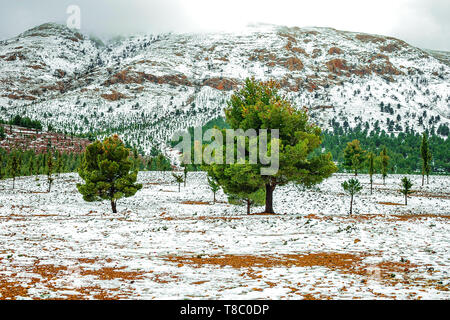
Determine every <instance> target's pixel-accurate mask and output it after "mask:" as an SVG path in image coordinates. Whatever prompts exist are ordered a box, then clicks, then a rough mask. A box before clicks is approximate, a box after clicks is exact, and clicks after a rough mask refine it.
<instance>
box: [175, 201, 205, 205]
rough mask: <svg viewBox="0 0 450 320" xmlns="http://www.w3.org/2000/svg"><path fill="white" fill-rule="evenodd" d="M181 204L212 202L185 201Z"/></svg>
mask: <svg viewBox="0 0 450 320" xmlns="http://www.w3.org/2000/svg"><path fill="white" fill-rule="evenodd" d="M181 204H204V205H207V204H210V203H209V202H203V201H183V202H182V203H181Z"/></svg>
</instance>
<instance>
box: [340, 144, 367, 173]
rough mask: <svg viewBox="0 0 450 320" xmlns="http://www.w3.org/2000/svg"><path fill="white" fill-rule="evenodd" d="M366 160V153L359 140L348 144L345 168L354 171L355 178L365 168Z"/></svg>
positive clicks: (345, 151) (345, 153) (345, 150)
mask: <svg viewBox="0 0 450 320" xmlns="http://www.w3.org/2000/svg"><path fill="white" fill-rule="evenodd" d="M365 159H366V156H365V151H364V150H363V149H362V148H361V146H360V142H359V140H353V141H352V142H349V143H348V144H347V147H346V148H345V149H344V166H345V167H347V168H349V169H352V170H353V171H354V173H355V176H357V175H358V170H360V169H361V168H362V167H363V166H364V161H365Z"/></svg>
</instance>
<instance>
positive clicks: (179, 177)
mask: <svg viewBox="0 0 450 320" xmlns="http://www.w3.org/2000/svg"><path fill="white" fill-rule="evenodd" d="M172 176H173V177H174V178H175V182H176V183H178V192H180V191H181V189H180V188H181V184H182V183H183V181H184V179H183V176H182V175H181V174H176V173H172Z"/></svg>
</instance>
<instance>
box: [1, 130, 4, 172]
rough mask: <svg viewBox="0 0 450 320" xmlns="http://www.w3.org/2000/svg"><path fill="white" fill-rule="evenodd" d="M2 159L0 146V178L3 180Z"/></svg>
mask: <svg viewBox="0 0 450 320" xmlns="http://www.w3.org/2000/svg"><path fill="white" fill-rule="evenodd" d="M2 128H3V127H2ZM3 161H4V156H3V150H2V149H1V148H0V180H3Z"/></svg>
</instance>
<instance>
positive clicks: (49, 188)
mask: <svg viewBox="0 0 450 320" xmlns="http://www.w3.org/2000/svg"><path fill="white" fill-rule="evenodd" d="M51 188H52V183H51V182H50V181H49V182H48V192H49V193H50V190H51Z"/></svg>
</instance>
